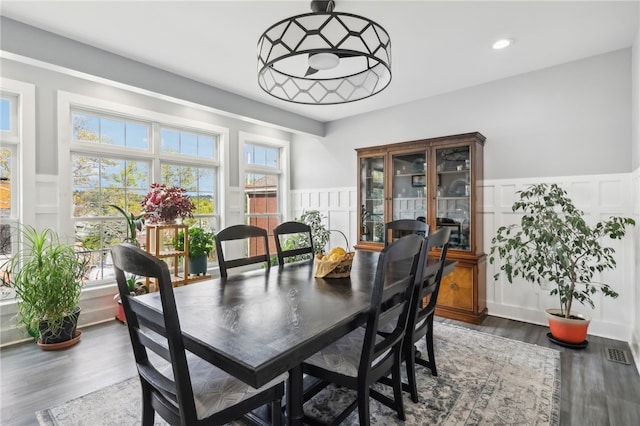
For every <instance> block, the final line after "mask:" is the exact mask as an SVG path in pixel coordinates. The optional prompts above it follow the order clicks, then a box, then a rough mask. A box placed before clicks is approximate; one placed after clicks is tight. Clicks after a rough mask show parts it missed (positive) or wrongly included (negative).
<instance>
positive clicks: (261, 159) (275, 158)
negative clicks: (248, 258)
mask: <svg viewBox="0 0 640 426" xmlns="http://www.w3.org/2000/svg"><path fill="white" fill-rule="evenodd" d="M240 141H241V143H240V146H241V149H242V151H241V152H242V155H243V161H242V165H241V167H242V170H243V177H242V188H241V190H242V191H243V196H244V215H245V223H248V224H250V225H254V226H259V227H261V228H264V229H266V230H267V231H268V232H269V235H272V234H273V228H274V227H275V226H276V225H278V224H279V223H280V222H281V221H282V218H283V216H284V214H283V212H285V211H286V206H287V197H286V194H288V190H289V185H288V180H287V179H286V178H285V177H286V176H287V173H286V172H287V170H286V168H285V167H283V166H282V165H283V164H287V161H286V158H287V156H288V148H289V146H288V143H287V142H285V141H278V140H273V139H268V138H264V137H260V136H257V135H249V134H245V133H241V134H240ZM269 244H270V246H269V251H270V252H271V253H275V243H274V242H273V241H272V239H270V243H269ZM272 245H273V246H272ZM258 249H259V248H258V247H257V246H256V247H253V246H252V247H249V248H248V252H247V253H246V254H247V255H256V254H259V253H257V250H258Z"/></svg>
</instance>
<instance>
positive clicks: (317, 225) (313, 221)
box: [294, 210, 331, 254]
mask: <svg viewBox="0 0 640 426" xmlns="http://www.w3.org/2000/svg"><path fill="white" fill-rule="evenodd" d="M322 219H323V216H322V214H321V213H320V211H318V210H309V211H306V212H303V213H302V214H301V215H300V217H299V218H296V219H294V220H296V221H298V222H302V223H306V224H307V225H309V226H310V227H311V238H313V251H314V253H315V254H318V253H323V252H324V250H325V247H326V246H327V243H328V242H329V235H330V234H331V232H330V231H329V230H328V229H327V228H326V227H325V226H324V224H323V223H322ZM294 238H295V237H294Z"/></svg>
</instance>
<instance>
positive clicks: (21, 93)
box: [0, 77, 37, 299]
mask: <svg viewBox="0 0 640 426" xmlns="http://www.w3.org/2000/svg"><path fill="white" fill-rule="evenodd" d="M0 91H1V92H2V93H3V95H7V96H8V97H12V98H14V99H15V100H16V102H15V103H14V105H15V106H14V108H13V112H12V122H11V129H12V130H11V131H9V132H2V135H1V136H0V145H2V147H3V148H8V149H9V150H10V151H11V154H12V158H11V180H12V186H11V217H9V218H3V221H6V222H8V223H10V224H12V225H13V224H17V223H23V224H28V225H31V226H36V209H37V204H36V200H37V194H36V148H35V146H36V89H35V85H33V84H29V83H25V82H22V81H18V80H12V79H9V78H4V77H0ZM12 243H13V244H14V249H15V248H16V247H17V246H16V244H18V243H19V242H18V241H12ZM13 295H14V293H13V291H11V292H10V293H6V294H4V295H3V298H7V299H8V298H11V297H12V296H13Z"/></svg>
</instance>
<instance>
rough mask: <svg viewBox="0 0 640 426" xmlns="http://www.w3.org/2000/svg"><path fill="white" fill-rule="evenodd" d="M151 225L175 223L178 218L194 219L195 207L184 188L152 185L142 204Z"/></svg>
mask: <svg viewBox="0 0 640 426" xmlns="http://www.w3.org/2000/svg"><path fill="white" fill-rule="evenodd" d="M141 205H142V209H143V211H144V217H145V219H146V220H148V221H149V223H175V220H176V219H177V218H179V217H180V218H185V217H193V213H192V212H193V210H195V208H196V207H195V205H194V204H193V203H192V202H191V198H190V197H189V195H188V194H187V191H186V190H185V189H184V188H180V187H178V186H167V185H164V184H159V183H152V184H151V189H150V190H149V192H148V193H147V195H145V197H144V199H143V200H142V202H141Z"/></svg>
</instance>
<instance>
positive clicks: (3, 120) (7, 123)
mask: <svg viewBox="0 0 640 426" xmlns="http://www.w3.org/2000/svg"><path fill="white" fill-rule="evenodd" d="M0 130H2V131H3V132H10V131H11V101H10V100H9V99H5V98H2V99H0Z"/></svg>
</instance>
